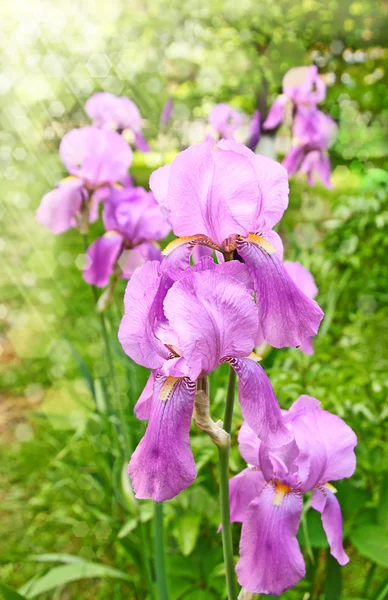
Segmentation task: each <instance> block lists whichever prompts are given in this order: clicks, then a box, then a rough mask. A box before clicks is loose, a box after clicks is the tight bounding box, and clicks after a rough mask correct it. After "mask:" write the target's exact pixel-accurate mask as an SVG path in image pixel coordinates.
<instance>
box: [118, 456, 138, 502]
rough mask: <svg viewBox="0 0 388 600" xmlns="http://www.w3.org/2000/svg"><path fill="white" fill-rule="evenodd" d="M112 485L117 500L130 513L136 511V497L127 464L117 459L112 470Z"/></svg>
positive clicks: (119, 458)
mask: <svg viewBox="0 0 388 600" xmlns="http://www.w3.org/2000/svg"><path fill="white" fill-rule="evenodd" d="M112 483H113V489H114V491H115V495H116V498H117V500H118V501H119V502H120V504H121V506H122V507H123V508H125V509H126V510H127V511H129V512H130V513H132V514H133V513H134V512H135V510H136V500H135V495H134V493H133V490H132V486H131V482H130V479H129V475H128V471H127V462H126V461H123V460H122V458H121V457H118V458H116V460H115V462H114V465H113V469H112Z"/></svg>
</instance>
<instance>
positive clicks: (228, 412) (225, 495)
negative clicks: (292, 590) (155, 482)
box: [218, 367, 237, 600]
mask: <svg viewBox="0 0 388 600" xmlns="http://www.w3.org/2000/svg"><path fill="white" fill-rule="evenodd" d="M235 388H236V373H235V371H234V370H233V369H232V367H229V380H228V389H227V393H226V404H225V414H224V432H225V433H226V434H227V435H228V443H227V444H226V445H224V446H218V469H219V475H220V509H221V524H222V545H223V550H224V563H225V572H226V587H227V591H228V599H229V600H236V598H237V588H236V573H235V566H234V559H233V537H232V527H231V522H230V500H229V452H230V432H231V429H232V417H233V406H234V396H235Z"/></svg>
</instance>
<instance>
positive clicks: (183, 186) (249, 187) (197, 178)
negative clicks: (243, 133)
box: [168, 140, 260, 246]
mask: <svg viewBox="0 0 388 600" xmlns="http://www.w3.org/2000/svg"><path fill="white" fill-rule="evenodd" d="M240 145H242V144H240ZM259 206H260V192H259V190H258V186H257V178H256V175H255V172H254V169H253V168H252V166H251V164H250V161H249V160H247V159H246V158H245V157H244V156H243V155H242V154H240V153H237V152H230V151H224V150H222V149H220V148H217V149H216V148H214V142H213V140H207V141H205V142H203V143H202V144H198V145H194V146H191V147H190V148H188V149H187V150H184V151H183V152H181V153H180V154H178V156H177V157H176V158H175V159H174V161H173V163H172V165H171V171H170V179H169V186H168V208H169V210H170V216H169V219H170V222H171V224H172V227H173V230H174V233H175V234H176V235H178V236H186V235H191V234H193V233H196V234H203V235H206V236H208V237H210V238H211V239H212V240H213V241H214V242H215V243H216V244H217V245H218V246H221V245H222V242H223V240H224V239H226V238H227V237H228V236H230V235H233V234H236V233H239V234H242V235H247V234H248V233H249V231H251V225H252V219H253V217H254V216H255V215H256V213H257V210H258V207H259Z"/></svg>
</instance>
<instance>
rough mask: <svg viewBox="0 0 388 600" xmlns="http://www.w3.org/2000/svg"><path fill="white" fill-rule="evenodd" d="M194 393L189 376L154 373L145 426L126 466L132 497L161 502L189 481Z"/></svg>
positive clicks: (192, 465) (193, 474)
mask: <svg viewBox="0 0 388 600" xmlns="http://www.w3.org/2000/svg"><path fill="white" fill-rule="evenodd" d="M195 392H196V385H195V383H193V382H192V381H190V380H189V379H176V378H173V377H160V376H157V378H156V381H155V385H154V394H153V398H152V407H151V414H150V418H149V421H148V427H147V430H146V432H145V434H144V437H143V438H142V440H141V441H140V444H139V445H138V447H137V448H136V450H135V452H134V453H133V455H132V458H131V461H130V463H129V466H128V472H129V475H130V477H131V479H132V484H133V488H134V490H135V493H136V498H140V499H145V498H152V499H153V500H155V502H164V501H165V500H170V499H171V498H174V496H176V495H177V494H179V492H181V491H182V490H184V489H185V488H187V487H188V486H189V485H191V484H192V483H193V481H194V479H195V477H196V467H195V462H194V458H193V454H192V452H191V449H190V439H189V433H190V424H191V418H192V414H193V408H194V397H195Z"/></svg>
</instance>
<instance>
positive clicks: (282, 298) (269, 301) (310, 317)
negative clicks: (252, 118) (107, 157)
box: [150, 140, 323, 348]
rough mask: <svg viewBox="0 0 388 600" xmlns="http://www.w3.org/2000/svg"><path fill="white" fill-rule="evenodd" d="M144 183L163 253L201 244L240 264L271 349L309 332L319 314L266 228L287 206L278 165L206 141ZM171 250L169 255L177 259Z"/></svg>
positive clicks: (297, 341)
mask: <svg viewBox="0 0 388 600" xmlns="http://www.w3.org/2000/svg"><path fill="white" fill-rule="evenodd" d="M150 186H151V189H152V191H153V192H154V195H155V198H156V199H157V200H158V202H159V203H160V205H161V208H162V211H163V212H164V214H165V215H166V216H167V217H168V219H169V222H170V224H171V226H172V229H173V232H174V233H175V234H176V235H177V236H181V237H180V239H178V240H175V241H174V242H172V243H171V244H170V245H169V246H168V247H167V249H166V251H165V252H166V254H171V258H173V256H174V253H175V252H177V250H179V247H180V246H185V245H187V244H190V243H191V244H192V243H195V244H202V245H204V246H208V247H210V248H213V249H215V250H217V251H220V252H222V253H223V255H224V256H225V258H227V259H231V258H233V259H236V260H238V261H241V262H244V263H245V264H246V266H247V269H248V271H249V273H250V276H251V278H252V281H253V289H254V292H255V296H256V301H257V306H258V319H259V331H260V334H261V337H262V338H264V340H265V341H267V342H268V343H269V344H271V345H272V346H274V347H276V348H281V347H284V346H292V347H297V346H300V345H301V343H302V342H303V341H304V340H306V339H307V338H311V337H312V336H314V335H316V333H317V331H318V327H319V324H320V322H321V320H322V317H323V313H322V311H321V309H320V308H319V306H318V304H317V303H316V302H315V301H314V300H312V299H311V298H308V297H307V296H306V295H305V294H304V293H303V292H302V291H301V290H300V289H299V288H298V287H297V286H296V285H295V283H294V282H293V280H292V278H291V277H290V276H289V274H288V273H287V271H286V269H285V268H284V266H283V264H282V261H281V257H282V249H283V247H282V242H281V240H280V237H279V236H278V235H277V233H275V232H274V231H273V229H272V228H273V226H274V225H276V223H278V221H279V220H280V219H281V217H282V215H283V213H284V211H285V209H286V207H287V205H288V179H287V172H286V170H285V169H284V168H283V167H282V166H281V165H279V164H278V163H277V162H275V161H273V160H271V159H269V158H266V157H264V156H260V155H256V154H254V153H253V152H251V151H250V150H249V149H248V148H247V147H246V146H244V145H243V144H239V143H237V142H235V141H232V140H221V141H220V142H219V143H218V144H217V146H214V142H213V140H206V141H205V142H203V143H202V144H198V145H194V146H191V147H190V148H188V149H187V150H184V151H183V152H181V153H180V154H178V156H177V157H176V158H175V159H174V161H173V162H172V164H171V165H166V166H164V167H161V168H160V169H158V170H157V171H155V172H154V173H153V174H152V175H151V178H150ZM178 255H179V254H177V256H178Z"/></svg>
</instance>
